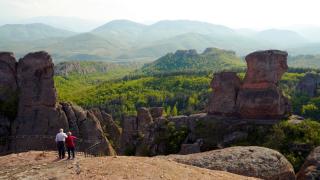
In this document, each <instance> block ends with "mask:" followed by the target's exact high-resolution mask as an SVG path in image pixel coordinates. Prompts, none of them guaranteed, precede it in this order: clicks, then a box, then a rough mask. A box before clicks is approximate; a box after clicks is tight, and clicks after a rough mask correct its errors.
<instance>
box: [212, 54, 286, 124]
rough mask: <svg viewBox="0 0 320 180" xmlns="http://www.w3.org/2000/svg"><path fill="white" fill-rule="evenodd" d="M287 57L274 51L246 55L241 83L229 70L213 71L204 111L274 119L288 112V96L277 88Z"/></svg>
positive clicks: (249, 117) (284, 69) (250, 117)
mask: <svg viewBox="0 0 320 180" xmlns="http://www.w3.org/2000/svg"><path fill="white" fill-rule="evenodd" d="M287 56H288V54H287V53H286V52H283V51H278V50H268V51H257V52H253V53H251V54H249V55H247V57H246V61H247V66H248V69H247V72H246V75H245V78H244V80H243V82H241V81H240V79H239V78H238V77H237V75H236V73H233V72H221V73H217V74H215V75H214V79H213V80H212V82H211V88H212V90H213V93H212V94H211V97H210V100H209V105H208V108H207V112H208V114H215V115H225V116H240V117H241V118H248V119H275V118H282V117H284V116H287V115H288V114H290V105H289V102H288V99H287V98H286V97H284V96H283V94H282V92H281V90H280V89H279V87H278V81H279V80H280V79H281V76H282V75H283V74H284V73H285V72H286V71H287V69H288V66H287Z"/></svg>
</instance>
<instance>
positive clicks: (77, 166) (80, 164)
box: [0, 151, 257, 180]
mask: <svg viewBox="0 0 320 180" xmlns="http://www.w3.org/2000/svg"><path fill="white" fill-rule="evenodd" d="M56 159H57V155H56V152H48V151H47V152H42V151H29V152H26V153H19V154H10V155H7V156H1V157H0V164H1V166H0V179H70V180H77V179H107V180H122V179H130V180H131V179H134V180H147V179H148V180H161V179H164V180H184V179H185V180H255V179H257V178H252V177H245V176H241V175H237V174H232V173H229V172H224V171H216V170H209V169H204V168H198V167H195V166H189V165H185V164H180V163H176V162H173V161H168V160H165V159H160V158H150V157H128V156H116V157H84V156H82V155H77V160H76V161H71V162H70V161H69V162H68V161H66V162H58V163H57V162H56Z"/></svg>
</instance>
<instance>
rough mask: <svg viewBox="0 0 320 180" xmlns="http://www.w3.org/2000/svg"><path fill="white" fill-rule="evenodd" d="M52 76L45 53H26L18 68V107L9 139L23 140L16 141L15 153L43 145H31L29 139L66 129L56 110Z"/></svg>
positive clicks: (60, 113) (57, 109)
mask: <svg viewBox="0 0 320 180" xmlns="http://www.w3.org/2000/svg"><path fill="white" fill-rule="evenodd" d="M53 73H54V72H53V62H52V59H51V57H50V56H49V54H48V53H46V52H36V53H29V54H27V55H26V56H25V57H24V58H22V59H20V61H19V63H18V67H17V81H18V87H19V95H18V97H19V105H18V114H17V118H16V120H15V121H14V125H13V126H12V127H13V128H12V135H14V136H26V137H25V138H23V139H16V142H15V143H14V145H15V149H19V148H20V147H21V148H23V147H25V146H31V147H37V146H38V148H40V147H39V146H43V144H42V143H39V142H35V141H32V139H33V138H32V137H30V136H31V135H54V134H55V133H56V132H57V129H59V128H60V127H63V128H67V127H68V121H67V119H66V118H65V116H64V114H62V111H61V109H60V107H58V106H56V99H57V95H56V91H55V87H54V81H53ZM28 137H30V139H29V138H28ZM26 138H27V139H26Z"/></svg>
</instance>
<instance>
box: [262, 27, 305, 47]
mask: <svg viewBox="0 0 320 180" xmlns="http://www.w3.org/2000/svg"><path fill="white" fill-rule="evenodd" d="M256 38H257V39H258V40H261V41H266V42H267V43H269V44H271V45H273V46H274V45H276V46H277V47H286V48H289V47H292V46H293V47H295V46H297V45H300V44H304V43H307V42H308V40H307V39H305V38H304V37H303V36H302V35H300V34H298V33H296V32H294V31H289V30H279V29H269V30H265V31H261V32H259V33H258V34H257V35H256Z"/></svg>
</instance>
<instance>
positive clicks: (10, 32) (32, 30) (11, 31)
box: [0, 23, 75, 41]
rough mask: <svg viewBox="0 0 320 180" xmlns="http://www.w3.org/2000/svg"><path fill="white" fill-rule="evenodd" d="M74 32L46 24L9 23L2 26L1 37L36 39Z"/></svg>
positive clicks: (61, 35)
mask: <svg viewBox="0 0 320 180" xmlns="http://www.w3.org/2000/svg"><path fill="white" fill-rule="evenodd" d="M74 34H75V33H74V32H71V31H67V30H62V29H57V28H54V27H51V26H48V25H45V24H40V23H37V24H7V25H3V26H0V39H2V40H4V41H34V40H39V39H45V38H52V37H68V36H71V35H74Z"/></svg>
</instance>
